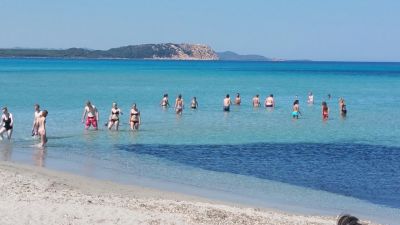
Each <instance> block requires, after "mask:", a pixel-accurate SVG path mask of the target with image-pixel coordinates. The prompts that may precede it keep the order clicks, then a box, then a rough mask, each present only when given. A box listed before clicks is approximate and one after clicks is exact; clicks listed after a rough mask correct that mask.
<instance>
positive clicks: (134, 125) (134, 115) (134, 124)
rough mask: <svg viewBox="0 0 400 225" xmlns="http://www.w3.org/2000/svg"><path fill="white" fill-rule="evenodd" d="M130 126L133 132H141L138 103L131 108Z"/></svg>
mask: <svg viewBox="0 0 400 225" xmlns="http://www.w3.org/2000/svg"><path fill="white" fill-rule="evenodd" d="M129 124H130V125H131V130H132V131H133V130H139V126H140V124H141V119H140V111H139V110H138V109H137V107H136V103H133V105H132V108H131V116H130V118H129Z"/></svg>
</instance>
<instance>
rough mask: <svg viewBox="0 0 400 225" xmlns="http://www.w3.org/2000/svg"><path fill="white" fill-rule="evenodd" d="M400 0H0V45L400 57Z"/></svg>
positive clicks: (312, 56) (339, 57)
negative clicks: (193, 47)
mask: <svg viewBox="0 0 400 225" xmlns="http://www.w3.org/2000/svg"><path fill="white" fill-rule="evenodd" d="M399 12H400V1H399V0H335V1H324V0H248V1H239V0H237V1H235V0H214V1H212V0H201V1H200V0H199V1H192V0H159V1H155V0H142V1H135V0H65V1H60V0H59V1H56V0H40V1H32V0H0V48H9V47H30V48H69V47H85V48H92V49H108V48H111V47H119V46H124V45H129V44H143V43H164V42H174V43H183V42H185V43H204V44H208V45H210V46H211V47H212V48H214V49H215V50H217V51H224V50H232V51H235V52H238V53H242V54H246V53H254V54H261V55H265V56H268V57H276V58H284V59H312V60H351V61H400V44H399V42H400V13H399Z"/></svg>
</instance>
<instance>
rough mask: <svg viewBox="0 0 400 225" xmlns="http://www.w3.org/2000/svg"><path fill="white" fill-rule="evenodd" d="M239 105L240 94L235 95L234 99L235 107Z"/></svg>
mask: <svg viewBox="0 0 400 225" xmlns="http://www.w3.org/2000/svg"><path fill="white" fill-rule="evenodd" d="M240 103H242V99H241V98H240V94H239V93H237V94H236V98H235V105H240Z"/></svg>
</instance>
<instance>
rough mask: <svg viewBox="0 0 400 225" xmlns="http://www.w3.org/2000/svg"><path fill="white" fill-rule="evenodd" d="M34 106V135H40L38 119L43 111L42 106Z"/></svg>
mask: <svg viewBox="0 0 400 225" xmlns="http://www.w3.org/2000/svg"><path fill="white" fill-rule="evenodd" d="M34 107H35V113H34V116H33V126H32V136H38V135H39V133H38V129H39V125H38V123H37V120H38V119H39V117H40V115H41V111H40V106H39V105H38V104H35V105H34Z"/></svg>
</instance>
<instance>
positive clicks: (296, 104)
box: [292, 99, 301, 119]
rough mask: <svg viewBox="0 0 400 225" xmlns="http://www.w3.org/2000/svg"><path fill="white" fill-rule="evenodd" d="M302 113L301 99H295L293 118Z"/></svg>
mask: <svg viewBox="0 0 400 225" xmlns="http://www.w3.org/2000/svg"><path fill="white" fill-rule="evenodd" d="M299 114H301V113H300V105H299V100H297V99H296V100H294V102H293V112H292V117H293V119H298V118H299Z"/></svg>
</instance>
